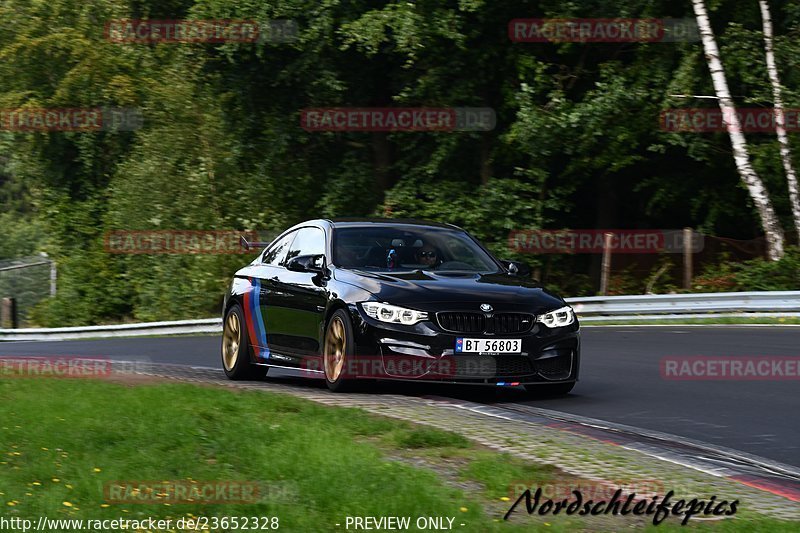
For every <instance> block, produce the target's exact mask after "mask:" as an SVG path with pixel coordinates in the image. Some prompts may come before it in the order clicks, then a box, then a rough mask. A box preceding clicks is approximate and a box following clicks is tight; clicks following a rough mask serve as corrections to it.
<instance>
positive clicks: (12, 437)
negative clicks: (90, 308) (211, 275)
mask: <svg viewBox="0 0 800 533" xmlns="http://www.w3.org/2000/svg"><path fill="white" fill-rule="evenodd" d="M0 405H1V406H2V409H0V516H1V517H5V518H11V517H22V518H28V519H33V520H34V521H35V520H36V519H38V517H39V516H42V515H44V516H47V517H49V518H83V519H114V518H120V517H121V518H130V519H141V518H145V517H153V518H171V519H173V520H176V519H178V518H181V517H188V516H218V517H222V516H229V517H230V516H248V517H251V516H277V517H279V518H280V529H281V530H283V531H301V532H304V531H314V532H316V531H345V529H344V520H345V517H346V516H348V515H349V516H377V517H380V516H411V517H414V518H416V517H419V516H443V517H454V518H455V522H454V524H455V525H454V529H455V530H457V531H531V530H539V529H541V530H544V531H572V530H576V529H595V526H597V525H598V522H595V519H594V518H592V517H574V516H573V517H564V516H559V517H553V516H546V517H540V516H532V517H529V516H527V515H526V514H525V511H524V508H523V509H519V510H518V511H517V513H516V514H515V516H514V518H513V520H512V521H510V522H504V521H503V520H502V515H503V514H504V513H505V511H506V510H507V509H508V508H509V506H510V501H509V500H508V496H509V487H510V486H511V485H512V483H515V482H516V483H518V482H520V481H521V480H525V481H526V482H529V483H531V484H535V483H545V482H546V481H547V480H549V479H551V478H552V477H554V476H556V475H558V472H557V471H556V470H555V469H553V468H552V467H544V466H540V465H535V464H527V463H525V462H523V461H521V460H518V459H515V458H513V457H510V456H508V455H506V454H500V453H495V452H493V451H489V450H487V449H484V448H481V447H479V446H477V445H474V444H472V443H471V441H468V440H466V439H465V438H463V437H461V436H459V435H456V434H454V433H449V432H445V431H441V430H438V429H433V428H429V427H424V426H416V425H413V424H409V423H405V422H401V421H395V420H391V419H387V418H382V417H378V416H373V415H370V414H368V413H365V412H363V411H360V410H356V409H343V408H331V407H325V406H320V405H318V404H314V403H312V402H309V401H305V400H302V399H298V398H293V397H291V396H287V395H280V394H272V393H264V392H254V391H235V390H229V389H225V388H218V387H198V386H194V385H187V384H177V383H163V382H146V383H138V384H134V385H130V384H124V383H114V382H107V381H101V380H77V379H75V380H70V379H28V378H14V379H0ZM141 480H148V481H154V480H200V481H233V482H236V481H239V482H241V481H248V482H256V483H258V484H259V485H260V486H262V488H263V489H264V492H263V494H265V496H264V497H263V498H262V500H261V501H259V502H257V503H249V504H227V505H224V504H207V505H204V504H201V503H198V502H195V503H191V504H172V505H165V504H163V503H158V504H136V503H125V504H116V503H110V504H109V503H107V502H106V501H105V497H104V485H105V484H106V483H108V482H111V481H131V482H132V481H141ZM337 523H339V524H342V526H340V527H337V526H336V525H335V524H337ZM462 523H463V524H465V525H464V526H461V525H460V524H462ZM635 523H636V524H638V525H645V524H646V523H647V522H646V520H639V521H638V522H635ZM600 524H602V529H605V530H614V529H617V528H623V527H624V525H627V526H628V527H630V520H629V519H625V518H622V517H605V518H604V521H603V522H601V523H600ZM753 524H754V523H753V522H751V521H749V520H748V521H746V522H745V521H743V522H741V523H739V521H738V520H737V521H731V522H730V523H729V524H726V526H725V527H734V526H736V527H740V528H741V529H747V530H753V529H754V527H753ZM770 525H771V530H775V528H778V527H781V526H782V525H783V524H782V523H780V522H774V523H770ZM662 529H663V528H662ZM351 530H352V529H351ZM412 530H414V529H412ZM756 530H757V529H756Z"/></svg>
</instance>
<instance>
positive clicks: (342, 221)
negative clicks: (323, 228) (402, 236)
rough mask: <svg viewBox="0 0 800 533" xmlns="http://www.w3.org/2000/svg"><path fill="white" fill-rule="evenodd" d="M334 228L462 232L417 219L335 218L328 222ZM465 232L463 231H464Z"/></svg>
mask: <svg viewBox="0 0 800 533" xmlns="http://www.w3.org/2000/svg"><path fill="white" fill-rule="evenodd" d="M328 222H329V223H330V225H331V226H333V227H334V228H342V227H357V226H362V227H368V226H372V225H376V226H398V225H403V226H428V227H434V228H447V229H456V230H461V228H459V227H458V226H455V225H453V224H446V223H442V222H431V221H429V220H419V219H415V218H335V219H332V220H328ZM462 231H463V230H462Z"/></svg>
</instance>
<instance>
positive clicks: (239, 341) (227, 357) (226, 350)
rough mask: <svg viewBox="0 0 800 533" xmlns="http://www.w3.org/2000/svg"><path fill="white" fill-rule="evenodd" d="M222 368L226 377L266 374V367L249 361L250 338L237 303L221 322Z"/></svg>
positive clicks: (255, 376) (251, 377) (249, 377)
mask: <svg viewBox="0 0 800 533" xmlns="http://www.w3.org/2000/svg"><path fill="white" fill-rule="evenodd" d="M222 368H223V370H225V375H226V376H228V379H232V380H242V379H260V378H263V377H264V376H266V375H267V367H264V366H258V365H255V364H253V363H252V362H251V361H250V339H249V336H248V335H247V327H246V326H245V321H244V312H243V311H242V308H241V307H239V304H234V305H232V306H231V308H230V309H228V313H227V314H226V315H225V320H223V322H222Z"/></svg>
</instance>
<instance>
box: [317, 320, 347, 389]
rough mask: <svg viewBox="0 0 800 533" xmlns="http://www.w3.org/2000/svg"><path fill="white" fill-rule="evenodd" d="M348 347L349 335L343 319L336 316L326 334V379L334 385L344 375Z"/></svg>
mask: <svg viewBox="0 0 800 533" xmlns="http://www.w3.org/2000/svg"><path fill="white" fill-rule="evenodd" d="M346 347H347V333H346V329H345V327H344V321H343V320H342V317H340V316H336V315H334V317H333V318H332V319H331V323H330V324H329V325H328V332H327V333H326V334H325V352H324V355H323V359H324V364H325V379H327V380H328V381H329V382H331V383H333V382H334V381H336V380H337V379H339V376H341V375H342V369H343V368H344V362H345V349H346Z"/></svg>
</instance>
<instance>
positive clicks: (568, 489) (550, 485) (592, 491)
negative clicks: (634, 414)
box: [508, 478, 674, 500]
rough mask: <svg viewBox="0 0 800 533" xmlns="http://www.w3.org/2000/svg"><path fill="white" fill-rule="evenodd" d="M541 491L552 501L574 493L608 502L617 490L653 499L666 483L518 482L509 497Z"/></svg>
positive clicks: (624, 481)
mask: <svg viewBox="0 0 800 533" xmlns="http://www.w3.org/2000/svg"><path fill="white" fill-rule="evenodd" d="M537 488H538V489H541V491H542V496H543V497H545V498H548V499H551V500H563V499H565V498H571V497H572V496H573V492H574V491H576V490H577V491H580V492H582V493H583V494H584V495H585V496H586V497H587V498H589V499H592V500H608V499H610V498H612V497H613V496H614V493H615V492H616V491H617V490H622V493H623V494H631V493H635V494H638V495H640V496H641V497H652V496H654V495H657V494H663V493H664V492H666V491H665V489H664V483H663V482H662V481H659V480H656V479H618V480H602V481H598V480H587V479H577V478H565V479H554V480H552V481H549V482H540V481H534V482H529V481H524V480H518V481H515V482H513V483H512V484H511V485H509V487H508V492H509V494H508V495H509V497H510V498H511V499H512V500H516V499H517V498H519V497H520V496H522V494H524V493H525V491H526V490H530V491H531V492H535V491H536V489H537ZM672 488H674V487H672Z"/></svg>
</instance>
